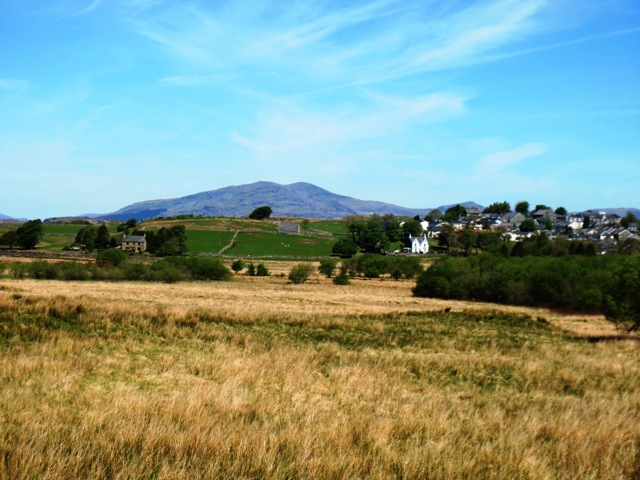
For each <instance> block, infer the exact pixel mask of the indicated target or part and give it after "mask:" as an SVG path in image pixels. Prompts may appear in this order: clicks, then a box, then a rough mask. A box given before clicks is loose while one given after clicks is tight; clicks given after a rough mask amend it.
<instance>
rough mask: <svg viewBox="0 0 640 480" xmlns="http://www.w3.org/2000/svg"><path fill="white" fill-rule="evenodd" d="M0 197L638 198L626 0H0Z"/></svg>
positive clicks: (85, 200)
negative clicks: (310, 191)
mask: <svg viewBox="0 0 640 480" xmlns="http://www.w3.org/2000/svg"><path fill="white" fill-rule="evenodd" d="M0 167H1V169H0V180H1V185H2V187H1V188H0V213H4V214H7V215H11V216H16V217H28V218H46V217H50V216H60V215H73V214H81V213H88V212H93V213H103V212H110V211H114V210H116V209H118V208H121V207H123V206H125V205H128V204H130V203H133V202H136V201H141V200H150V199H157V198H172V197H179V196H183V195H188V194H192V193H197V192H201V191H206V190H214V189H217V188H221V187H225V186H228V185H240V184H245V183H251V182H255V181H259V180H269V181H275V182H278V183H293V182H297V181H306V182H310V183H314V184H316V185H318V186H320V187H323V188H325V189H327V190H330V191H333V192H335V193H339V194H344V195H349V196H353V197H357V198H361V199H367V200H381V201H385V202H389V203H395V204H398V205H402V206H406V207H420V208H428V207H435V206H438V205H441V204H449V203H456V202H462V201H466V200H474V201H476V202H478V203H481V204H484V205H488V204H489V203H492V202H495V201H503V200H507V201H509V202H511V204H512V205H513V204H514V203H515V202H517V201H519V200H528V201H529V202H530V203H531V204H537V203H546V204H549V205H551V206H552V207H554V208H555V207H557V206H560V205H563V206H565V207H566V208H567V209H569V210H583V209H587V208H603V207H640V3H639V2H638V1H637V0H591V1H578V0H553V1H544V0H486V1H479V2H472V1H463V2H457V1H440V0H425V1H421V0H414V1H406V0H372V1H349V0H345V1H336V0H334V1H314V0H303V1H298V0H290V1H287V2H284V1H280V0H278V1H271V0H251V1H244V2H242V1H233V0H218V1H213V0H211V1H189V0H180V1H177V0H171V1H163V0H86V1H81V0H46V1H45V0H0Z"/></svg>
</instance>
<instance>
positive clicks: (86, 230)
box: [75, 225, 98, 251]
mask: <svg viewBox="0 0 640 480" xmlns="http://www.w3.org/2000/svg"><path fill="white" fill-rule="evenodd" d="M97 234H98V229H97V228H96V227H94V226H93V225H87V226H86V227H83V228H81V229H80V230H78V233H77V234H76V238H75V243H76V244H78V245H82V246H83V248H85V249H86V250H89V251H93V250H95V249H96V237H97Z"/></svg>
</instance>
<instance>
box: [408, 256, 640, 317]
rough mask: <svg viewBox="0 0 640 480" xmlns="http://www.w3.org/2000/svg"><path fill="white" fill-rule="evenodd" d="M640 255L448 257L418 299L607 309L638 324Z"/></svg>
mask: <svg viewBox="0 0 640 480" xmlns="http://www.w3.org/2000/svg"><path fill="white" fill-rule="evenodd" d="M638 292H640V255H630V256H625V255H598V256H585V255H567V256H563V257H551V256H524V257H504V256H502V255H492V254H481V255H477V256H470V257H444V258H441V259H438V260H437V261H436V262H434V263H433V264H432V265H431V266H430V267H429V268H428V269H427V270H426V271H425V272H424V273H422V274H421V275H420V276H419V277H418V280H417V282H416V286H415V288H414V289H413V294H414V295H415V296H418V297H436V298H444V299H456V300H475V301H483V302H494V303H502V304H511V305H526V306H541V307H550V308H562V309H569V310H575V311H582V312H589V313H604V314H606V315H607V317H608V318H609V319H611V320H613V321H616V322H621V323H627V324H629V325H631V326H632V328H635V329H637V328H639V327H640V295H638Z"/></svg>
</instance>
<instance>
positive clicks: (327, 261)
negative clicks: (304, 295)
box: [318, 258, 338, 278]
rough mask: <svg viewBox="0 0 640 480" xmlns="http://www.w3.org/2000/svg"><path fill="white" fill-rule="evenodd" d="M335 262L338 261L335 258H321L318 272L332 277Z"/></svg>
mask: <svg viewBox="0 0 640 480" xmlns="http://www.w3.org/2000/svg"><path fill="white" fill-rule="evenodd" d="M337 264H338V261H337V260H336V259H335V258H322V259H321V260H320V265H319V266H318V272H319V273H320V274H321V275H325V276H326V277H327V278H331V277H333V272H335V270H336V265H337Z"/></svg>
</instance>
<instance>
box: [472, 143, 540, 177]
mask: <svg viewBox="0 0 640 480" xmlns="http://www.w3.org/2000/svg"><path fill="white" fill-rule="evenodd" d="M548 151H549V148H548V147H547V146H546V145H543V144H541V143H528V144H526V145H522V146H520V147H517V148H513V149H511V150H502V151H499V152H493V153H490V154H488V155H486V156H484V157H483V158H482V159H481V160H480V162H479V163H478V166H477V170H478V171H479V172H482V173H489V172H498V171H501V170H503V169H505V168H508V167H511V166H514V165H517V164H518V163H521V162H522V161H524V160H526V159H528V158H531V157H537V156H539V155H544V154H545V153H547V152H548Z"/></svg>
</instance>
